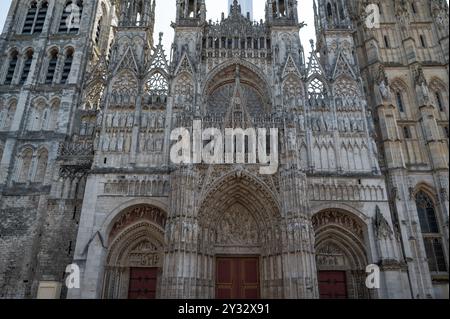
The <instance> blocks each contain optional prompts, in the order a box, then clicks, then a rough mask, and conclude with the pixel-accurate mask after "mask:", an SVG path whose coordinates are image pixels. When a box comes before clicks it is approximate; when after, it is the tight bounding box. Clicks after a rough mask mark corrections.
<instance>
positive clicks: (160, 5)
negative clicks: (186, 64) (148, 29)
mask: <svg viewBox="0 0 450 319" xmlns="http://www.w3.org/2000/svg"><path fill="white" fill-rule="evenodd" d="M11 1H12V0H0V30H3V25H4V23H5V19H6V15H7V14H8V10H9V6H10V4H11ZM175 3H176V0H156V23H155V41H157V39H158V34H159V32H163V33H164V37H163V44H164V48H165V50H166V54H167V55H169V52H170V46H171V43H172V41H173V29H172V28H171V27H170V23H171V22H173V21H175ZM264 6H265V0H253V11H254V13H253V18H254V19H255V20H258V21H259V20H260V19H264ZM206 9H207V19H208V20H209V19H211V20H213V21H216V20H218V19H220V16H221V13H222V12H226V13H227V12H228V0H206ZM299 20H300V21H304V22H305V23H307V26H306V27H304V28H303V29H302V30H301V31H300V37H301V40H302V44H303V46H304V48H305V51H306V52H308V51H309V49H310V45H309V40H310V39H314V38H315V31H314V13H313V0H300V1H299Z"/></svg>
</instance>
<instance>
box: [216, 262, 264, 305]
mask: <svg viewBox="0 0 450 319" xmlns="http://www.w3.org/2000/svg"><path fill="white" fill-rule="evenodd" d="M259 298H260V284H259V259H258V258H257V257H244V258H239V257H220V258H217V260H216V299H259Z"/></svg>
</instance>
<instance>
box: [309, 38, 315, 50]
mask: <svg viewBox="0 0 450 319" xmlns="http://www.w3.org/2000/svg"><path fill="white" fill-rule="evenodd" d="M309 43H311V49H313V50H314V40H313V39H310V40H309Z"/></svg>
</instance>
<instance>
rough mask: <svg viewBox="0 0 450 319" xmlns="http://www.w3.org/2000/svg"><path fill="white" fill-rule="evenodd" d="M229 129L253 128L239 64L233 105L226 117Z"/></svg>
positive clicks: (231, 104) (236, 72)
mask: <svg viewBox="0 0 450 319" xmlns="http://www.w3.org/2000/svg"><path fill="white" fill-rule="evenodd" d="M225 123H226V124H227V125H229V126H227V127H230V128H231V127H239V128H246V127H249V126H251V117H250V114H249V113H248V110H247V106H246V101H245V97H244V92H243V91H242V86H241V71H240V66H239V64H237V65H236V71H235V84H234V90H233V96H232V97H231V103H230V106H229V108H228V111H227V114H226V116H225Z"/></svg>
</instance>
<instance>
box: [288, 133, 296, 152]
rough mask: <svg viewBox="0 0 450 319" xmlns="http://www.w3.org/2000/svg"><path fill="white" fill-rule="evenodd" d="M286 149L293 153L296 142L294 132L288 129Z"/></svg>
mask: <svg viewBox="0 0 450 319" xmlns="http://www.w3.org/2000/svg"><path fill="white" fill-rule="evenodd" d="M287 134H288V136H287V138H288V149H289V151H293V150H295V148H296V145H297V141H296V132H295V129H288V133H287Z"/></svg>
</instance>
